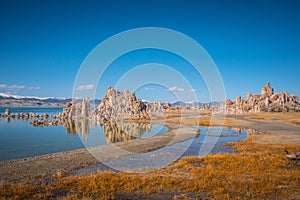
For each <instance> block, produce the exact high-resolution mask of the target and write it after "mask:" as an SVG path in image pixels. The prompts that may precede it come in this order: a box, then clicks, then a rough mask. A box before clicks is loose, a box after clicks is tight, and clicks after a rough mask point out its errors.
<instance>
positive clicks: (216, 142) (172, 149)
mask: <svg viewBox="0 0 300 200" xmlns="http://www.w3.org/2000/svg"><path fill="white" fill-rule="evenodd" d="M195 128H198V129H200V135H199V136H198V137H196V138H193V139H189V140H186V141H184V142H179V143H176V144H173V145H170V146H166V147H163V148H161V149H158V150H154V151H151V152H148V153H143V154H137V155H133V156H128V157H124V158H121V159H117V160H112V161H109V162H106V163H101V164H95V165H90V166H88V167H85V168H82V169H79V170H77V171H74V172H72V173H71V174H70V175H79V174H89V173H95V172H97V171H107V170H112V171H134V172H144V171H149V170H150V171H151V170H153V169H158V168H162V167H165V166H167V165H169V164H171V163H173V162H174V161H175V160H177V159H179V158H182V157H186V156H203V155H202V154H201V152H202V151H201V148H202V147H203V145H208V144H210V143H211V145H209V146H210V147H211V149H210V151H209V152H208V153H210V154H214V153H235V151H234V149H232V148H230V147H227V146H225V145H224V144H226V143H228V142H237V141H241V140H243V139H246V138H247V135H248V133H247V130H246V129H241V128H228V129H227V128H224V127H212V128H207V127H201V126H196V127H195ZM251 132H252V134H253V130H251Z"/></svg>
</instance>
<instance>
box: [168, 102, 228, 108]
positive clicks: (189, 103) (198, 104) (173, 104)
mask: <svg viewBox="0 0 300 200" xmlns="http://www.w3.org/2000/svg"><path fill="white" fill-rule="evenodd" d="M221 103H222V102H209V103H202V102H184V101H181V100H178V101H174V102H171V103H170V104H171V106H172V107H173V106H182V107H186V106H190V107H194V106H197V107H199V108H201V106H202V105H203V104H208V105H210V106H218V105H220V104H221Z"/></svg>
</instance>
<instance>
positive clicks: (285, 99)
mask: <svg viewBox="0 0 300 200" xmlns="http://www.w3.org/2000/svg"><path fill="white" fill-rule="evenodd" d="M223 110H225V112H226V113H232V114H239V113H247V112H252V113H256V112H289V111H294V112H300V105H299V98H298V97H297V96H295V95H289V94H288V93H287V92H279V93H275V94H274V89H273V88H272V87H271V85H270V83H269V82H268V83H267V84H266V85H265V86H264V87H262V90H261V95H259V94H250V93H248V94H247V97H246V100H244V99H242V98H241V97H240V96H238V97H237V98H236V99H235V100H234V101H231V100H229V99H227V100H226V101H225V103H224V104H223Z"/></svg>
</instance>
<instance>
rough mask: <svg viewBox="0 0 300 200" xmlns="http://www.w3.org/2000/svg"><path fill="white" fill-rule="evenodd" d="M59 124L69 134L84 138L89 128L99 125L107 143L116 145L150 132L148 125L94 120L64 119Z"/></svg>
mask: <svg viewBox="0 0 300 200" xmlns="http://www.w3.org/2000/svg"><path fill="white" fill-rule="evenodd" d="M61 124H62V125H63V126H64V127H65V128H66V131H67V132H68V133H71V134H81V135H82V136H83V137H84V138H88V136H89V133H90V128H91V127H96V126H98V125H100V126H101V127H102V128H103V132H104V135H105V138H106V141H107V143H116V142H122V141H128V140H133V139H139V138H141V136H142V135H143V133H145V132H146V133H150V132H151V128H152V126H151V124H150V123H102V124H99V123H98V122H97V121H95V120H89V119H68V118H67V119H64V120H63V121H62V122H61Z"/></svg>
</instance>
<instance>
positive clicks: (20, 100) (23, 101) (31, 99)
mask: <svg viewBox="0 0 300 200" xmlns="http://www.w3.org/2000/svg"><path fill="white" fill-rule="evenodd" d="M70 101H72V98H64V97H39V96H20V95H12V94H5V93H0V106H24V105H25V106H65V104H66V103H68V102H70ZM142 101H143V102H144V103H145V104H147V103H149V102H150V101H148V100H142ZM100 102H101V100H99V99H95V100H91V106H92V107H95V106H97V105H99V103H100ZM220 103H221V102H210V103H201V102H184V101H182V100H178V101H174V102H171V103H170V104H171V106H172V107H173V106H183V107H186V106H190V107H193V106H197V107H200V108H201V106H202V104H209V105H210V106H216V105H220Z"/></svg>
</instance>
